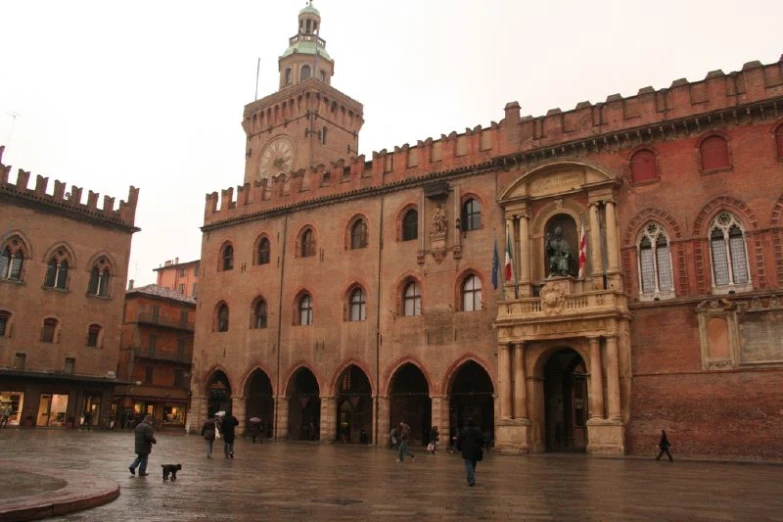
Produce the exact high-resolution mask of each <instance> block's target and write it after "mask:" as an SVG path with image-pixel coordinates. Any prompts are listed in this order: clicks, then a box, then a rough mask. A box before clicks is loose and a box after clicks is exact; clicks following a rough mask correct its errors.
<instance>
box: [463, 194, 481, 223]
mask: <svg viewBox="0 0 783 522" xmlns="http://www.w3.org/2000/svg"><path fill="white" fill-rule="evenodd" d="M479 228H481V203H479V202H478V200H476V199H474V198H468V199H466V200H465V202H464V203H463V204H462V230H465V231H467V230H478V229H479Z"/></svg>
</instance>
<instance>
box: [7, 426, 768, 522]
mask: <svg viewBox="0 0 783 522" xmlns="http://www.w3.org/2000/svg"><path fill="white" fill-rule="evenodd" d="M157 437H158V444H157V446H155V447H154V449H153V453H152V456H151V458H150V467H149V470H148V471H149V473H150V476H149V477H146V478H139V477H131V476H130V474H129V473H128V464H129V463H130V461H131V460H132V457H133V453H132V450H133V435H132V433H130V432H125V433H117V432H113V433H106V432H79V431H60V430H43V429H38V430H16V429H6V430H0V448H2V457H3V459H5V460H11V461H13V462H14V464H15V465H18V464H20V463H29V465H30V466H31V467H34V466H35V465H36V464H39V465H44V464H45V465H46V466H47V467H50V468H61V469H73V470H82V471H86V472H89V473H93V474H96V475H100V476H102V477H105V478H108V479H111V480H114V481H117V482H119V484H120V485H121V488H122V490H121V494H120V497H119V498H118V499H117V500H115V501H113V502H111V503H109V504H106V505H104V506H100V507H97V508H93V509H90V510H87V511H81V512H78V513H73V514H70V515H68V516H65V517H62V518H56V519H51V520H62V521H131V520H149V521H167V522H169V521H199V520H209V521H211V522H216V521H223V520H237V521H249V520H399V519H407V520H408V521H411V520H417V521H418V520H426V521H432V520H536V521H538V520H542V521H549V520H568V521H571V520H580V521H640V520H656V521H657V520H672V521H715V520H718V521H730V520H736V521H743V522H745V521H762V520H776V521H783V495H782V494H781V493H783V466H776V465H764V464H723V463H705V462H685V461H682V462H675V463H674V464H670V463H668V462H664V461H661V462H655V461H654V460H653V459H652V458H650V459H649V460H640V459H600V458H590V457H587V456H584V455H563V456H557V455H546V456H530V457H519V456H500V455H492V454H490V455H488V456H487V458H486V459H485V461H484V462H482V463H480V464H479V467H478V470H477V485H476V487H473V488H469V487H467V485H466V483H465V477H464V468H463V467H462V461H461V459H459V458H458V457H456V456H453V455H449V454H447V453H445V452H439V453H438V454H437V455H436V456H431V455H429V454H427V453H426V452H425V451H422V450H423V448H421V449H418V448H414V451H415V452H416V454H417V459H416V462H415V463H414V462H410V461H406V462H405V463H404V464H397V463H395V454H394V453H393V452H392V451H390V450H378V449H374V448H371V447H358V446H343V445H339V444H338V445H312V444H307V443H305V444H297V443H269V442H267V443H264V444H255V445H254V444H252V443H250V442H249V441H245V440H237V443H236V445H235V453H236V458H235V459H233V460H226V459H224V458H223V454H222V446H220V445H219V444H218V443H216V445H215V453H214V454H213V458H212V459H207V458H205V454H204V444H203V440H202V439H201V438H200V437H197V436H187V437H186V436H184V435H178V434H165V433H163V434H160V433H159V434H157ZM218 442H219V441H218ZM675 457H676V455H675ZM163 463H166V464H168V463H181V464H182V467H183V469H182V471H181V472H180V473H179V480H177V481H176V482H173V483H172V482H165V483H164V482H163V481H162V480H161V475H160V464H163Z"/></svg>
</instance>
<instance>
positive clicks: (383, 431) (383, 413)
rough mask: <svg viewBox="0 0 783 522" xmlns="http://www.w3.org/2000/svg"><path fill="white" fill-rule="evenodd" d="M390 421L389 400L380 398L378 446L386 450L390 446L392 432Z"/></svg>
mask: <svg viewBox="0 0 783 522" xmlns="http://www.w3.org/2000/svg"><path fill="white" fill-rule="evenodd" d="M389 423H390V420H389V398H388V397H379V398H378V437H377V439H376V441H377V442H376V444H377V445H378V446H379V447H381V448H385V447H387V446H388V445H389V432H390V431H391V426H390V424H389Z"/></svg>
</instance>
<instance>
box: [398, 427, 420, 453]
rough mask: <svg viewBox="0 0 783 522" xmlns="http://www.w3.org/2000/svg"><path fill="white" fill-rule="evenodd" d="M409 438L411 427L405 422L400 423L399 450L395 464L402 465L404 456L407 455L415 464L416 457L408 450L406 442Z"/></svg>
mask: <svg viewBox="0 0 783 522" xmlns="http://www.w3.org/2000/svg"><path fill="white" fill-rule="evenodd" d="M410 438H411V427H410V426H409V425H408V424H407V423H406V422H405V421H400V448H399V454H398V456H397V462H399V463H402V461H403V460H405V455H408V456H409V457H410V458H411V460H412V461H413V462H416V455H414V454H413V453H411V452H410V451H409V450H408V440H410Z"/></svg>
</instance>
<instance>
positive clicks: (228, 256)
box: [220, 244, 234, 271]
mask: <svg viewBox="0 0 783 522" xmlns="http://www.w3.org/2000/svg"><path fill="white" fill-rule="evenodd" d="M220 260H221V263H220V266H221V267H222V268H221V269H222V270H223V271H226V270H233V269H234V247H233V246H231V245H230V244H229V245H226V246H224V247H223V251H222V252H220Z"/></svg>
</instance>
